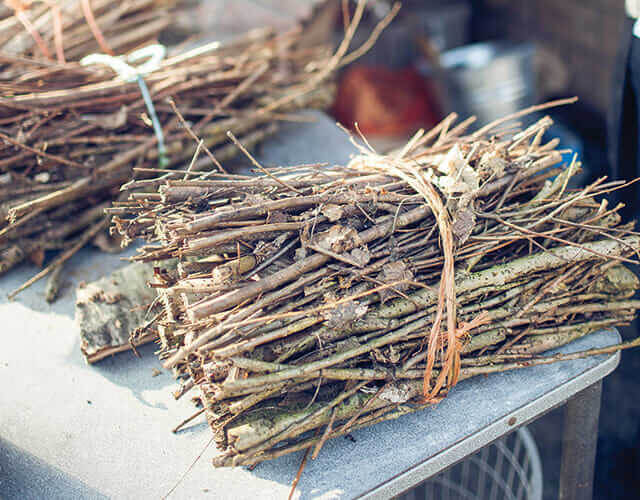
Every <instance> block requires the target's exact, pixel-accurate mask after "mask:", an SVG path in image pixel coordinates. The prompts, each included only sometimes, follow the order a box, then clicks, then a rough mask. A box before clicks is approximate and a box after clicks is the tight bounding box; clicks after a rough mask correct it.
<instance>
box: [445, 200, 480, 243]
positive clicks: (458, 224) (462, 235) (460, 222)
mask: <svg viewBox="0 0 640 500" xmlns="http://www.w3.org/2000/svg"><path fill="white" fill-rule="evenodd" d="M475 225H476V214H475V213H474V211H473V207H472V206H468V207H467V208H465V209H463V210H458V211H457V212H456V214H455V216H454V218H453V225H452V226H451V230H452V231H453V236H455V238H456V241H457V243H458V244H459V245H461V244H463V243H464V242H465V241H467V239H469V236H471V233H472V232H473V228H474V227H475Z"/></svg>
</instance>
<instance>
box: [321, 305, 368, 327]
mask: <svg viewBox="0 0 640 500" xmlns="http://www.w3.org/2000/svg"><path fill="white" fill-rule="evenodd" d="M367 309H368V306H367V305H365V304H360V303H359V302H358V301H356V300H352V301H350V302H346V303H343V304H338V305H337V306H336V307H334V308H333V309H329V310H328V311H325V312H324V314H323V316H324V319H325V325H326V326H327V327H328V328H331V329H333V330H337V331H341V330H345V329H348V328H350V327H351V326H352V325H353V323H354V322H355V321H357V320H358V319H360V318H362V317H363V316H364V315H365V314H366V313H367Z"/></svg>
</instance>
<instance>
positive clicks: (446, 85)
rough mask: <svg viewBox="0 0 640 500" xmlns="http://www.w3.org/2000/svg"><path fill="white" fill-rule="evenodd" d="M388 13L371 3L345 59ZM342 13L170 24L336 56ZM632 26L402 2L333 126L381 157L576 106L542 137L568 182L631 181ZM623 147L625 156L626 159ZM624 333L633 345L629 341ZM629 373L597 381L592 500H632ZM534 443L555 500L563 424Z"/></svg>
mask: <svg viewBox="0 0 640 500" xmlns="http://www.w3.org/2000/svg"><path fill="white" fill-rule="evenodd" d="M392 3H393V2H391V1H383V0H377V1H376V0H372V1H371V2H370V3H369V5H370V8H369V10H368V11H367V13H366V17H365V22H364V23H363V26H362V28H361V29H360V30H359V32H358V33H357V34H356V37H355V40H354V45H355V46H357V45H359V44H360V43H361V42H363V41H364V39H365V34H366V33H369V32H370V31H371V29H372V28H373V27H374V26H375V25H376V24H377V23H378V22H379V20H380V19H381V18H382V17H383V16H384V15H385V14H386V13H387V12H388V11H389V9H390V8H391V4H392ZM630 3H633V2H630ZM341 4H342V2H340V1H339V0H328V1H320V0H316V1H313V0H306V1H301V0H204V1H203V2H201V3H200V4H199V6H195V7H194V9H192V10H190V11H188V12H185V14H184V16H185V18H184V19H181V20H180V22H181V23H183V24H184V25H190V27H192V28H193V27H195V28H196V29H197V30H201V31H202V32H204V33H207V35H210V37H211V38H212V39H222V40H224V39H226V38H230V37H233V36H234V34H237V33H238V32H240V31H245V30H247V29H251V28H255V27H261V26H264V25H272V26H274V27H275V28H277V29H280V30H286V29H291V28H292V27H293V26H294V25H295V23H296V22H297V21H298V20H300V19H305V21H304V22H303V29H305V30H306V31H307V35H308V37H307V38H308V43H309V44H313V43H316V42H320V41H324V40H331V41H333V42H334V43H335V44H337V43H338V42H339V41H340V40H341V38H342V36H343V12H342V7H341ZM351 7H352V8H353V5H351ZM632 25H633V21H632V20H631V19H630V18H629V16H628V13H627V11H626V10H625V1H624V0H563V1H562V0H561V1H558V0H476V1H471V0H453V1H437V0H404V1H403V2H402V9H401V11H400V14H399V15H398V17H397V18H396V19H395V20H394V21H393V23H392V24H391V26H389V27H388V28H387V29H386V30H385V31H384V32H383V33H382V35H381V36H380V39H379V40H378V42H377V43H376V45H375V47H374V48H373V49H372V50H371V51H370V52H369V53H368V54H367V55H366V56H365V57H363V58H361V59H359V60H358V61H356V62H355V63H354V64H351V65H350V66H347V67H346V68H344V70H343V71H342V73H341V75H340V77H339V82H338V91H337V96H336V100H335V103H334V105H333V107H332V109H331V114H332V116H333V117H334V118H335V119H336V120H337V121H340V122H341V123H342V124H344V125H345V126H347V127H351V128H352V127H353V125H354V123H355V122H357V123H358V124H359V128H360V130H361V131H362V132H363V133H364V134H365V135H366V136H367V138H368V139H369V141H370V142H372V144H373V145H374V147H375V148H376V149H378V150H379V151H380V152H384V151H385V150H389V149H392V148H394V147H396V146H398V145H401V144H403V143H404V142H406V140H407V138H408V137H409V136H410V135H411V134H412V133H413V132H415V131H416V130H417V129H418V128H419V127H429V126H432V125H434V124H435V123H437V122H438V121H439V120H440V119H441V118H442V117H443V116H445V115H446V114H448V113H450V112H452V111H455V112H457V113H458V114H459V115H460V116H461V118H466V117H467V116H469V115H476V116H477V118H478V121H477V122H476V123H477V125H478V126H479V125H483V124H485V123H487V122H489V121H491V120H493V119H496V118H498V117H501V116H504V115H506V114H509V113H511V112H514V111H517V110H519V109H521V108H524V107H527V106H530V105H533V104H536V103H540V102H544V101H547V100H551V99H554V98H557V97H567V96H573V95H575V96H578V97H579V101H578V103H577V104H574V105H571V106H565V107H562V108H555V109H552V110H550V111H548V114H550V115H551V117H552V118H553V120H554V122H555V125H554V126H553V127H552V129H551V130H550V131H549V136H550V137H558V138H560V140H561V146H562V147H564V148H565V149H567V154H566V161H567V162H568V161H570V158H571V157H572V155H573V153H578V155H579V156H580V158H581V159H582V161H583V171H582V173H581V174H580V175H579V177H578V178H577V179H575V182H577V183H580V184H585V183H587V182H590V181H592V180H594V179H596V178H597V177H600V176H602V175H608V176H613V177H620V176H624V177H626V178H627V179H630V178H634V177H637V176H638V172H637V166H636V159H635V158H636V148H637V143H638V140H637V112H636V110H635V105H636V103H635V98H634V97H633V92H631V91H630V90H629V89H630V84H629V83H628V82H627V81H626V80H625V77H628V76H629V71H633V70H632V69H631V70H629V64H628V63H629V60H630V59H629V57H630V56H628V53H629V47H630V46H631V40H632V37H631V28H632ZM629 95H631V98H629ZM538 117H539V116H538ZM536 118H537V117H536V116H530V117H528V118H527V119H526V120H527V121H533V120H535V119H536ZM525 124H526V123H525ZM550 137H547V138H546V139H549V138H550ZM623 143H628V144H631V146H627V147H626V149H625V147H624V146H621V144H623ZM636 198H637V196H636V194H635V193H634V192H633V191H632V190H629V191H626V192H624V193H621V194H620V196H619V200H620V201H623V202H624V203H625V204H626V205H627V209H626V214H625V215H626V216H627V217H635V216H636V212H637V210H638V206H637V204H636ZM622 333H623V336H624V337H625V338H630V337H634V336H636V335H638V332H637V329H636V328H635V327H633V328H627V329H625V331H623V332H622ZM639 373H640V352H638V351H631V352H629V351H627V352H625V353H624V354H623V356H622V362H621V364H620V367H619V368H618V369H617V371H616V372H615V373H613V374H612V375H610V376H609V377H608V378H607V379H605V381H604V391H603V401H602V412H601V416H600V433H599V443H598V456H597V463H596V486H595V492H594V497H595V498H598V499H605V498H606V499H609V498H640V377H639V376H638V374H639ZM530 429H531V430H532V432H533V434H534V437H535V439H536V442H537V445H538V448H539V451H540V454H541V456H542V463H543V469H544V483H545V492H544V497H545V499H552V498H557V495H558V493H557V488H558V476H559V466H560V436H561V430H562V412H561V410H556V411H554V412H552V413H550V414H548V415H547V416H545V417H543V418H542V419H540V420H539V421H537V422H536V423H535V424H533V425H531V426H530Z"/></svg>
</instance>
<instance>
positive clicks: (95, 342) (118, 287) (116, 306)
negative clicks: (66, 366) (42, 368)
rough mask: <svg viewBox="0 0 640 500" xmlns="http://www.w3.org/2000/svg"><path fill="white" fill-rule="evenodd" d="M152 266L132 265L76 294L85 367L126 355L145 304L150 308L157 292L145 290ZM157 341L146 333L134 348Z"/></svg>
mask: <svg viewBox="0 0 640 500" xmlns="http://www.w3.org/2000/svg"><path fill="white" fill-rule="evenodd" d="M152 278H153V266H151V265H149V264H142V263H134V264H129V265H128V266H125V267H123V268H122V269H119V270H117V271H115V272H114V273H112V274H111V275H109V276H106V277H104V278H100V279H99V280H97V281H94V282H92V283H89V284H88V285H85V286H81V287H78V290H77V292H76V321H77V322H78V325H79V326H80V350H81V351H82V354H83V355H84V357H85V359H86V360H87V362H88V363H95V362H96V361H99V360H101V359H103V358H106V357H107V356H111V355H113V354H116V353H118V352H122V351H127V350H129V349H131V348H132V347H133V345H132V343H131V342H130V341H129V334H130V332H132V331H133V330H134V329H135V328H137V327H139V326H141V325H142V324H143V323H144V320H145V316H146V314H147V307H144V305H145V304H151V302H153V300H154V298H155V297H156V291H155V290H154V289H153V288H150V287H149V286H148V282H150V281H151V280H152ZM155 338H156V334H154V333H149V334H146V335H143V336H142V337H140V338H139V339H136V341H135V345H136V346H137V345H141V344H145V343H147V342H150V341H152V340H154V339H155Z"/></svg>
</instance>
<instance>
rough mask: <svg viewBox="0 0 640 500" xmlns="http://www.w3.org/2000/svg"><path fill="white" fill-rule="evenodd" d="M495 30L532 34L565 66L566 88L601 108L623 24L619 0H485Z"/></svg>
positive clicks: (525, 36)
mask: <svg viewBox="0 0 640 500" xmlns="http://www.w3.org/2000/svg"><path fill="white" fill-rule="evenodd" d="M488 3H489V5H490V6H491V7H493V8H494V9H495V11H494V13H495V14H497V15H498V16H499V18H500V25H501V26H500V28H501V29H500V31H504V35H506V36H508V37H509V38H513V39H517V40H525V39H529V40H534V41H535V42H537V43H539V44H542V45H544V46H545V47H546V48H547V49H548V50H551V51H553V52H554V53H555V54H556V55H557V56H558V57H559V58H560V59H561V60H562V61H563V62H564V64H566V66H567V69H568V70H569V90H568V92H569V93H575V94H576V95H578V96H579V97H580V99H581V100H582V102H583V103H585V104H587V105H589V106H592V107H593V108H594V109H596V110H598V111H600V112H604V111H605V110H606V109H607V106H608V103H609V99H610V89H611V82H612V78H613V68H614V65H615V60H616V54H617V50H618V46H619V44H620V41H621V35H622V29H623V24H624V17H625V10H624V0H511V1H505V0H489V2H488Z"/></svg>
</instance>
